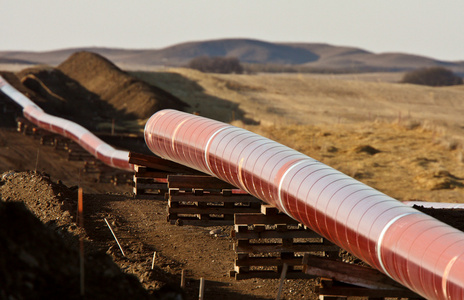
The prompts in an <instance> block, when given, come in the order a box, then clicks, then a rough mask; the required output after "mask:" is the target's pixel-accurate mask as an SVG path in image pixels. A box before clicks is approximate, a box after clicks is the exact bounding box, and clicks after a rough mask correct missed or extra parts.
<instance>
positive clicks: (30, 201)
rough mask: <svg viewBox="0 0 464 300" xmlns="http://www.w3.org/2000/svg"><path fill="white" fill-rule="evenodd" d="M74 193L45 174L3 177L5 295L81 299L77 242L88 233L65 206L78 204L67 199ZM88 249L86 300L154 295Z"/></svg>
mask: <svg viewBox="0 0 464 300" xmlns="http://www.w3.org/2000/svg"><path fill="white" fill-rule="evenodd" d="M74 192H75V191H74V190H73V189H68V188H66V187H65V186H64V185H62V184H61V183H53V182H51V181H50V180H49V178H48V177H47V176H46V175H44V174H35V173H33V172H22V173H16V172H13V171H9V172H6V173H4V174H3V175H2V180H1V187H0V193H1V198H2V201H0V245H1V247H0V278H1V280H2V289H1V290H0V298H1V299H82V298H81V296H80V294H81V293H80V289H81V285H80V267H79V266H80V264H79V242H78V240H79V234H80V235H81V236H84V235H85V233H84V232H83V230H82V229H81V228H79V227H77V226H76V224H75V223H74V222H73V217H72V216H71V213H70V212H69V211H68V210H66V207H71V206H74V204H75V203H73V202H72V201H71V200H70V199H71V198H68V197H70V196H71V195H72V194H73V193H74ZM31 212H32V213H33V214H32V213H31ZM86 244H88V240H86ZM87 248H90V250H88V251H86V254H85V261H84V262H85V263H84V266H87V268H86V269H85V281H84V282H85V286H84V287H85V297H86V298H88V299H150V298H151V295H149V293H148V292H147V291H146V290H145V289H143V288H142V286H141V284H140V282H139V281H138V280H137V278H136V277H135V276H131V275H127V274H125V273H123V272H122V271H121V270H120V269H119V268H118V266H117V265H116V264H115V263H114V262H113V261H112V259H111V257H110V256H108V255H106V254H105V253H104V252H102V251H98V250H95V249H92V247H91V246H87V245H86V249H87Z"/></svg>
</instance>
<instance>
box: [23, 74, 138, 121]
mask: <svg viewBox="0 0 464 300" xmlns="http://www.w3.org/2000/svg"><path fill="white" fill-rule="evenodd" d="M18 77H19V78H20V79H21V83H22V84H23V85H24V86H25V87H27V88H28V89H29V90H32V91H34V92H35V93H36V94H37V95H40V96H41V97H42V98H43V99H44V100H45V101H42V103H41V104H40V107H41V108H42V109H43V110H45V111H46V112H47V113H50V114H53V115H58V116H61V117H63V118H65V119H68V120H72V121H74V122H77V123H79V124H81V125H83V126H85V127H88V128H89V129H95V128H97V127H98V124H99V123H101V122H105V121H108V120H111V119H112V118H116V119H118V120H121V119H123V120H124V119H136V118H137V116H135V115H130V114H124V113H123V112H120V111H118V110H117V109H116V108H115V107H113V106H112V105H110V104H108V103H107V102H105V101H101V99H100V97H99V95H97V94H95V93H92V92H90V91H88V90H87V89H86V88H84V87H83V86H82V85H81V84H80V83H79V82H78V81H76V80H74V79H72V78H70V77H69V76H67V75H66V74H64V73H63V72H61V71H60V70H59V69H55V68H51V67H34V68H28V69H25V70H23V71H21V72H19V73H18Z"/></svg>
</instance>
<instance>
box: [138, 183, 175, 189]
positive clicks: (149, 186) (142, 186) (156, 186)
mask: <svg viewBox="0 0 464 300" xmlns="http://www.w3.org/2000/svg"><path fill="white" fill-rule="evenodd" d="M135 188H136V189H140V190H159V189H162V190H167V189H168V186H167V185H166V183H137V184H136V186H135Z"/></svg>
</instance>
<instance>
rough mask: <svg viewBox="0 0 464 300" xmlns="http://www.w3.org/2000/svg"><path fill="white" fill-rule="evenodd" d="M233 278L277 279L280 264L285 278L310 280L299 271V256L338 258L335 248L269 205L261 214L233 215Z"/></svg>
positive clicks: (337, 250)
mask: <svg viewBox="0 0 464 300" xmlns="http://www.w3.org/2000/svg"><path fill="white" fill-rule="evenodd" d="M232 236H233V237H235V239H236V243H235V244H234V250H235V254H236V255H235V265H234V270H233V271H231V272H230V275H231V276H234V277H235V279H247V278H254V277H257V278H279V276H280V274H281V271H282V267H283V264H284V263H286V264H287V265H288V270H287V278H314V276H313V275H308V274H305V273H303V272H302V259H303V253H307V252H311V253H315V254H319V255H330V256H336V257H338V252H339V248H338V247H337V246H335V245H334V244H332V243H331V242H329V241H328V240H326V239H323V238H322V237H321V236H319V235H318V234H317V233H315V232H314V231H312V230H310V229H308V228H307V227H305V226H303V225H302V224H299V223H298V221H296V220H294V219H292V218H290V217H289V216H287V215H285V214H283V213H281V212H279V210H278V209H277V208H275V207H273V206H270V205H262V206H261V213H252V214H235V225H234V230H233V231H232Z"/></svg>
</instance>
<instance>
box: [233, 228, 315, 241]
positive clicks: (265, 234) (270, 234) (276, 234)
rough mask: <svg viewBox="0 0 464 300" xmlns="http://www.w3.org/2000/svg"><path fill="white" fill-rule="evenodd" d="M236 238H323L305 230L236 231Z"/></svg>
mask: <svg viewBox="0 0 464 300" xmlns="http://www.w3.org/2000/svg"><path fill="white" fill-rule="evenodd" d="M234 237H235V238H236V239H273V238H314V239H316V238H321V236H320V235H318V234H317V233H315V232H314V231H311V230H303V229H296V230H287V231H277V230H265V231H261V232H256V231H254V230H249V231H241V232H239V231H237V230H235V231H234Z"/></svg>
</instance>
